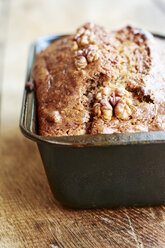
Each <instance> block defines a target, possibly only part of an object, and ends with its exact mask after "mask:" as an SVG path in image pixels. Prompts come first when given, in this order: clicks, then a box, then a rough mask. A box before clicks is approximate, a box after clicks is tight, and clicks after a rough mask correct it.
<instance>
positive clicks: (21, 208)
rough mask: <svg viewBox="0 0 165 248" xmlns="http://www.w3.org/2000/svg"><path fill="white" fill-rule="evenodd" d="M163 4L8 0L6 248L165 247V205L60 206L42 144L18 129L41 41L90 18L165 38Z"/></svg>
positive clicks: (2, 230) (1, 239) (3, 40)
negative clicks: (30, 62) (34, 48)
mask: <svg viewBox="0 0 165 248" xmlns="http://www.w3.org/2000/svg"><path fill="white" fill-rule="evenodd" d="M155 2H156V1H149V0H134V1H129V0H125V1H122V0H118V1H112V0H103V1H101V0H91V1H87V0H84V1H76V0H70V1H67V0H60V1H57V0H47V1H45V0H35V1H34V0H0V28H1V29H0V31H1V32H0V74H1V75H0V80H1V82H2V81H3V88H1V87H0V94H1V96H2V101H1V133H0V152H1V154H0V155H1V159H0V248H81V247H82V248H118V247H121V248H134V247H136V248H165V207H164V206H159V207H148V208H127V209H126V208H121V209H115V210H104V209H102V210H88V211H75V210H74V211H73V210H69V209H65V208H63V207H62V206H60V205H59V204H57V203H56V201H55V200H54V198H53V196H52V193H51V192H50V189H49V186H48V183H47V179H46V175H45V172H44V169H43V166H42V162H41V159H40V156H39V153H38V150H37V146H36V144H35V143H33V142H32V141H30V140H28V139H26V138H25V137H23V135H22V134H21V133H20V131H19V127H18V121H19V115H20V108H21V101H22V92H23V87H24V78H25V71H26V61H27V55H28V47H29V44H30V43H31V42H32V41H33V40H34V39H35V38H37V37H38V36H41V35H46V34H54V33H70V32H73V31H74V29H75V28H76V27H77V26H79V25H80V24H83V23H84V22H86V21H88V20H92V21H95V22H97V23H99V24H102V25H105V26H106V27H107V28H109V29H112V28H116V27H121V26H123V25H125V24H128V23H131V24H134V25H137V26H144V27H146V28H148V29H149V30H152V31H157V32H160V33H164V32H165V31H164V23H165V15H164V13H163V12H162V11H161V10H160V9H159V8H156V4H155ZM125 6H127V8H126V7H125ZM80 10H81V11H80Z"/></svg>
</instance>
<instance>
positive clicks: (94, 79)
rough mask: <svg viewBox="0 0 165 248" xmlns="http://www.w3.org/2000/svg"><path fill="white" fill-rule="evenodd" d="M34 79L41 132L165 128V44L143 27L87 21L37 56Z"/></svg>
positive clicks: (55, 134) (119, 130)
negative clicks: (106, 25) (117, 26)
mask: <svg viewBox="0 0 165 248" xmlns="http://www.w3.org/2000/svg"><path fill="white" fill-rule="evenodd" d="M163 60H164V61H163ZM33 79H34V82H35V89H36V96H37V105H38V119H39V121H38V122H39V134H41V135H44V136H61V135H65V136H67V135H83V134H110V133H122V132H147V131H158V130H165V44H164V43H163V41H161V40H159V39H156V38H154V37H153V36H152V35H151V34H150V33H149V32H147V31H144V30H142V29H137V28H133V27H131V26H127V27H125V28H123V29H120V30H118V31H114V32H106V31H105V30H104V28H102V27H100V26H97V25H95V24H92V23H87V24H85V25H84V26H82V27H80V28H79V29H78V30H77V31H76V33H75V34H74V35H70V36H67V37H64V38H61V39H59V40H57V41H54V42H53V43H52V44H51V45H50V46H49V47H48V48H46V49H45V50H43V51H42V52H41V53H40V54H39V55H38V56H37V58H36V61H35V64H34V68H33Z"/></svg>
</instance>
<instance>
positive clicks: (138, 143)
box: [20, 35, 165, 209]
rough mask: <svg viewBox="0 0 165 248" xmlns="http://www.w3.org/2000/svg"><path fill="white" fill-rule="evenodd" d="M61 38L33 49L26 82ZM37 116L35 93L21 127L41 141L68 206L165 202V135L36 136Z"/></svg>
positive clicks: (53, 183) (53, 181)
mask: <svg viewBox="0 0 165 248" xmlns="http://www.w3.org/2000/svg"><path fill="white" fill-rule="evenodd" d="M155 36H156V37H159V38H160V37H161V38H163V36H160V35H155ZM60 37H62V36H47V37H42V38H40V39H38V40H37V41H35V42H34V43H33V44H32V45H31V48H30V53H29V60H28V68H27V75H26V82H27V81H28V80H30V77H31V69H32V67H33V62H34V59H35V56H36V54H38V53H39V52H40V51H41V50H42V49H44V48H46V47H47V46H48V45H49V44H50V43H51V42H52V41H54V40H55V39H58V38H60ZM36 111H37V109H36V99H35V92H34V91H32V92H29V91H27V89H25V91H24V96H23V103H22V111H21V118H20V128H21V131H22V133H23V134H24V135H25V136H27V137H28V138H30V139H32V140H34V141H35V142H37V144H38V147H39V151H40V154H41V157H42V160H43V164H44V167H45V171H46V174H47V177H48V181H49V184H50V187H51V189H52V192H53V193H54V195H55V198H56V199H57V200H58V201H60V202H61V203H62V204H63V205H65V206H69V207H72V208H81V209H85V208H102V207H107V208H109V207H119V206H144V205H158V204H162V203H165V157H164V154H163V153H164V150H165V132H146V133H132V134H128V133H127V134H107V135H82V136H70V137H43V136H40V135H38V134H37V117H36V116H37V115H36Z"/></svg>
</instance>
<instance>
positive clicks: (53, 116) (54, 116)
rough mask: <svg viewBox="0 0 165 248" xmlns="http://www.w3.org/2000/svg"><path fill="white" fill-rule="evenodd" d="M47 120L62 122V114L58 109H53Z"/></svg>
mask: <svg viewBox="0 0 165 248" xmlns="http://www.w3.org/2000/svg"><path fill="white" fill-rule="evenodd" d="M46 120H47V121H48V122H54V123H60V122H61V115H60V113H59V111H57V110H55V111H52V112H48V113H47V117H46Z"/></svg>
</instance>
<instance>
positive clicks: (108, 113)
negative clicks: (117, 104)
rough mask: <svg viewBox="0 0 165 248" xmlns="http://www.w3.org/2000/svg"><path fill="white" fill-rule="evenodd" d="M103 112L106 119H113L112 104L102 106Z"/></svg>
mask: <svg viewBox="0 0 165 248" xmlns="http://www.w3.org/2000/svg"><path fill="white" fill-rule="evenodd" d="M101 112H102V114H103V117H104V119H105V120H111V119H112V115H113V108H112V106H111V105H109V107H107V106H102V107H101Z"/></svg>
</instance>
